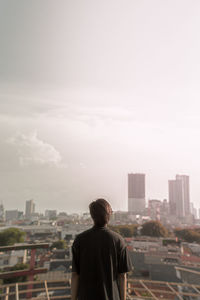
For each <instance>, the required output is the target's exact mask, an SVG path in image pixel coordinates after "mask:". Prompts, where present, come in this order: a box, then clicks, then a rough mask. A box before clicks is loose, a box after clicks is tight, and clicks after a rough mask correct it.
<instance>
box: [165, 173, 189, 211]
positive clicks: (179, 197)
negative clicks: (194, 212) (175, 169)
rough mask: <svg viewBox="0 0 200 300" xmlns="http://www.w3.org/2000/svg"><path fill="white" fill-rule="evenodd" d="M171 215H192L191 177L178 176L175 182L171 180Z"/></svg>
mask: <svg viewBox="0 0 200 300" xmlns="http://www.w3.org/2000/svg"><path fill="white" fill-rule="evenodd" d="M168 187H169V205H170V213H171V214H173V215H176V216H178V217H185V216H187V215H189V214H190V194H189V176H187V175H176V179H175V180H169V185H168Z"/></svg>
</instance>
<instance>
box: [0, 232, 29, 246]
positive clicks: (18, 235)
mask: <svg viewBox="0 0 200 300" xmlns="http://www.w3.org/2000/svg"><path fill="white" fill-rule="evenodd" d="M24 238H25V232H24V231H22V230H20V229H18V228H8V229H5V230H3V231H2V232H0V246H11V245H14V244H15V243H23V242H24Z"/></svg>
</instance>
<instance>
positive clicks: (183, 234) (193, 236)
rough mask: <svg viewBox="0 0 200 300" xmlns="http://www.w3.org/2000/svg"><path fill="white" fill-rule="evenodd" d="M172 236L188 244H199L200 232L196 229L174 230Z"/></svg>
mask: <svg viewBox="0 0 200 300" xmlns="http://www.w3.org/2000/svg"><path fill="white" fill-rule="evenodd" d="M174 234H175V235H176V236H177V237H178V238H180V239H182V240H184V241H186V242H188V243H193V242H195V243H200V232H199V230H198V229H190V228H176V229H175V230H174Z"/></svg>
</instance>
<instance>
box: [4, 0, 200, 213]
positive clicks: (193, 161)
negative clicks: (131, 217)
mask: <svg viewBox="0 0 200 300" xmlns="http://www.w3.org/2000/svg"><path fill="white" fill-rule="evenodd" d="M199 15H200V2H199V1H196V0H194V1H188V0H187V1H186V0H173V1H172V0H168V1H164V0H151V1H149V0H144V1H141V0H134V1H133V0H127V1H123V2H122V1H118V0H109V1H107V0H101V1H92V0H84V1H82V0H76V1H70V0H69V1H64V0H63V1H62V0H58V1H52V0H48V1H47V0H43V1H39V0H34V1H33V0H29V1H27V0H18V1H12V0H0V149H1V150H0V165H1V169H0V187H1V189H0V191H1V192H0V203H2V204H3V206H4V209H7V210H11V209H19V210H20V211H25V203H26V201H27V200H30V199H33V201H34V203H35V204H36V208H35V209H36V211H39V212H43V211H44V210H45V209H52V210H57V211H66V212H69V213H72V212H84V211H87V210H88V204H89V202H91V200H93V199H95V198H98V197H105V198H106V199H108V201H109V202H110V203H111V205H112V207H113V209H114V210H115V211H117V210H128V174H130V173H135V174H136V173H141V174H145V201H146V204H147V202H148V199H158V200H162V201H163V199H167V200H169V199H168V198H169V194H168V184H169V182H168V181H169V180H174V181H175V179H176V177H175V176H176V175H187V176H189V179H190V202H192V203H193V204H194V206H195V207H196V208H199V207H200V200H199V199H200V187H199V180H200V159H199V153H200V140H199V136H200V118H199V114H200V104H199V98H200V88H199V82H200V67H199V66H200V56H199V52H200V40H199V29H200V18H199Z"/></svg>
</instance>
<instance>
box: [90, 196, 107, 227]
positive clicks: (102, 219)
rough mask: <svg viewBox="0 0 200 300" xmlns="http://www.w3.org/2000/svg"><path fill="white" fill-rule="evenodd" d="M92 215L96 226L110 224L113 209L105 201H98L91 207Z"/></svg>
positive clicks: (91, 204)
mask: <svg viewBox="0 0 200 300" xmlns="http://www.w3.org/2000/svg"><path fill="white" fill-rule="evenodd" d="M89 209H90V214H91V217H92V219H93V221H94V225H96V226H105V225H106V224H108V222H109V219H110V215H111V214H112V208H111V206H110V204H109V203H108V202H107V201H106V200H105V199H97V200H96V201H93V202H92V203H90V205H89Z"/></svg>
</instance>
